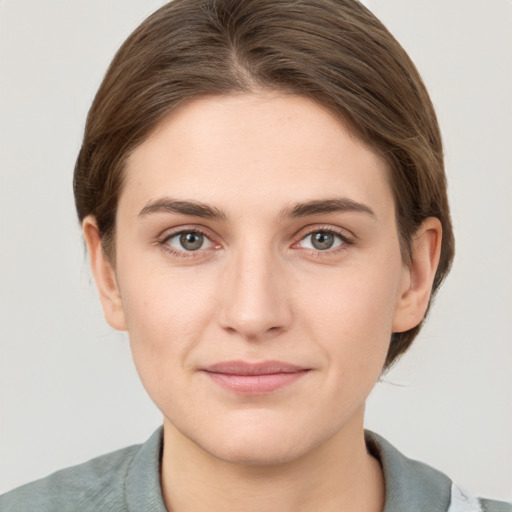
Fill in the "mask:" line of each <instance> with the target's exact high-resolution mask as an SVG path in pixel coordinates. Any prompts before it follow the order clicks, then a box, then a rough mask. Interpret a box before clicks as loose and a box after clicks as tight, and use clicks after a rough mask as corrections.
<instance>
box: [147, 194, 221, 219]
mask: <svg viewBox="0 0 512 512" xmlns="http://www.w3.org/2000/svg"><path fill="white" fill-rule="evenodd" d="M151 213H180V214H182V215H191V216H193V217H203V218H206V219H214V220H227V215H226V214H225V213H224V212H223V211H222V210H219V209H218V208H215V207H214V206H209V205H207V204H205V203H200V202H198V201H177V200H174V199H171V198H167V197H164V198H161V199H157V200H155V201H150V202H149V203H148V204H147V205H146V206H144V208H142V210H141V211H140V212H139V216H144V215H149V214H151Z"/></svg>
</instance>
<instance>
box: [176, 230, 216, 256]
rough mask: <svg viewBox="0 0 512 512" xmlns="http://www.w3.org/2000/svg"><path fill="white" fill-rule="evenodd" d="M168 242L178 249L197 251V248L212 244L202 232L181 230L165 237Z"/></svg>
mask: <svg viewBox="0 0 512 512" xmlns="http://www.w3.org/2000/svg"><path fill="white" fill-rule="evenodd" d="M166 243H167V244H169V245H170V246H171V247H173V248H174V249H177V250H178V251H187V252H192V251H198V250H199V249H206V248H207V247H210V246H212V245H213V244H212V242H211V241H210V240H209V239H208V238H207V237H206V236H205V235H203V234H202V233H199V232H198V231H183V232H181V233H176V234H175V235H173V236H171V237H169V238H168V239H167V242H166Z"/></svg>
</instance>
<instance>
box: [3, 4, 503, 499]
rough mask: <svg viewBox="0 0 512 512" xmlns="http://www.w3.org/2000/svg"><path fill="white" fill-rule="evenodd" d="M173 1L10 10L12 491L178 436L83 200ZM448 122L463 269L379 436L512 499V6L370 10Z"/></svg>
mask: <svg viewBox="0 0 512 512" xmlns="http://www.w3.org/2000/svg"><path fill="white" fill-rule="evenodd" d="M163 3H164V2H163V1H158V0H109V1H108V2H105V1H103V0H73V1H65V0H45V1H44V2H41V1H40V0H10V1H9V0H3V1H1V0H0V180H1V181H0V230H1V232H0V244H1V245H0V318H1V323H0V491H5V490H8V489H10V488H12V487H14V486H17V485H19V484H22V483H24V482H27V481H29V480H32V479H35V478H39V477H42V476H44V475H46V474H48V473H50V472H52V471H54V470H56V469H59V468H62V467H65V466H68V465H71V464H75V463H78V462H82V461H84V460H86V459H89V458H91V457H93V456H95V455H98V454H101V453H104V452H107V451H111V450H114V449H116V448H119V447H122V446H125V445H127V444H131V443H138V442H141V441H143V440H145V439H146V438H147V437H148V436H149V434H150V433H151V432H152V431H153V429H154V428H156V427H157V426H158V425H159V424H160V422H161V418H160V414H159V412H158V411H157V409H156V408H155V406H154V405H153V404H152V403H151V402H150V400H149V399H148V398H147V397H146V394H145V392H144V390H143V389H142V386H141V385H140V384H139V381H138V378H137V375H136V373H135V370H134V367H133V365H132V363H131V359H130V355H129V350H128V344H127V341H126V337H125V335H124V334H121V333H117V332H114V331H113V330H112V329H111V328H110V327H108V325H107V324H106V323H105V322H104V320H103V316H102V313H101V310H100V307H99V303H98V300H97V297H96V291H95V289H94V286H93V284H92V282H91V277H90V272H89V270H88V264H87V260H86V256H85V252H84V249H83V245H82V241H81V235H80V232H79V229H78V225H77V223H76V220H75V214H74V205H73V198H72V190H71V176H72V171H73V165H74V159H75V157H76V153H77V151H78V148H79V145H80V138H81V134H82V130H83V125H84V121H85V116H86V112H87V109H88V107H89V105H90V102H91V100H92V97H93V94H94V92H95V90H96V88H97V87H98V85H99V83H100V80H101V78H102V76H103V73H104V71H105V69H106V67H107V65H108V63H109V61H110V59H111V57H112V56H113V54H114V51H115V50H116V49H117V47H118V46H119V44H120V43H121V42H122V41H123V40H124V38H125V37H126V36H127V35H128V34H129V33H130V32H131V30H132V29H133V28H135V26H136V25H137V24H138V23H139V22H140V21H142V19H143V18H144V17H145V16H146V15H147V14H149V13H150V12H151V11H153V10H154V9H155V8H157V7H159V6H160V5H162V4H163ZM366 3H367V4H368V5H369V6H370V8H371V9H372V10H373V11H374V12H375V13H376V14H377V15H378V16H379V17H380V18H381V19H382V20H383V21H384V23H386V24H387V26H388V27H389V28H390V30H391V31H392V32H393V33H394V34H395V36H396V37H397V39H398V40H399V41H400V42H401V43H402V44H403V46H404V47H405V48H406V50H407V51H408V52H409V53H410V55H411V56H412V58H413V59H414V60H415V62H416V64H417V66H418V68H419V69H420V71H421V73H422V75H423V77H424V79H425V81H426V83H427V86H428V87H429V89H430V91H431V95H432V98H433V101H434V103H435V105H436V107H437V109H438V114H439V119H440V123H441V126H442V130H443V134H444V138H445V144H446V161H447V172H448V174H449V185H450V198H451V203H452V209H453V217H454V223H455V229H456V236H457V258H456V262H455V266H454V268H453V271H452V274H451V276H450V277H449V279H448V281H447V282H446V284H445V286H444V288H443V289H442V291H441V293H440V295H439V297H438V300H437V303H436V305H435V307H434V309H433V312H432V315H431V319H430V321H429V323H428V326H427V328H426V329H425V330H424V332H423V333H422V335H421V337H420V338H419V339H418V340H417V342H416V344H415V346H414V347H413V349H412V350H411V352H410V353H409V354H408V355H407V356H406V357H405V358H404V359H403V360H402V362H401V363H400V364H399V366H398V367H397V368H396V369H395V370H393V371H392V372H391V373H389V374H388V375H387V376H386V377H385V378H384V379H383V380H384V382H383V383H381V384H379V385H378V386H377V388H376V390H375V391H374V393H373V395H372V396H371V398H370V400H369V405H368V420H367V425H368V427H369V428H371V429H374V430H376V431H378V432H379V433H381V434H383V435H384V436H386V437H387V438H388V439H389V440H390V441H391V442H393V443H395V444H396V445H397V446H398V447H399V448H400V449H401V450H402V451H404V452H405V453H406V454H408V455H409V456H411V457H414V458H419V459H421V460H423V461H425V462H428V463H430V464H432V465H433V466H435V467H437V468H439V469H441V470H443V471H445V472H447V473H448V474H449V475H450V476H451V477H452V478H453V479H454V480H455V481H456V482H458V483H459V484H460V485H461V486H462V487H464V488H466V489H468V490H470V491H472V492H474V493H478V494H481V495H486V496H494V497H498V498H503V499H509V500H511V499H512V434H511V433H512V321H511V316H512V235H511V233H512V229H511V227H510V224H511V220H512V211H511V208H512V207H511V204H512V178H511V175H512V95H511V92H510V91H512V2H510V0H491V1H485V2H484V0H430V1H428V2H426V1H423V0H368V2H366Z"/></svg>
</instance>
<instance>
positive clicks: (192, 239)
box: [180, 233, 203, 251]
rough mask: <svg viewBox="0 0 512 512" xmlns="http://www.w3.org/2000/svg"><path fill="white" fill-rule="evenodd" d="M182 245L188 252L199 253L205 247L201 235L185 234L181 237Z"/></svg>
mask: <svg viewBox="0 0 512 512" xmlns="http://www.w3.org/2000/svg"><path fill="white" fill-rule="evenodd" d="M180 243H181V245H182V247H183V248H184V249H186V250H187V251H197V250H198V249H200V248H201V246H202V245H203V235H201V233H184V234H183V235H181V236H180Z"/></svg>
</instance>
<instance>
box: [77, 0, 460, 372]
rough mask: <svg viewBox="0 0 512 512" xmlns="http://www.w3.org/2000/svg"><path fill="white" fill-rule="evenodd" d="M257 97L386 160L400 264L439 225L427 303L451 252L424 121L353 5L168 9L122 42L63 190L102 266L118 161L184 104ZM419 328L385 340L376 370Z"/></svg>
mask: <svg viewBox="0 0 512 512" xmlns="http://www.w3.org/2000/svg"><path fill="white" fill-rule="evenodd" d="M262 90H273V91H283V92H287V93H292V94H297V95H301V96H304V97H307V98H310V99H312V100H313V101H315V102H317V103H318V104H319V105H321V106H323V107H324V108H327V109H328V110H329V111H330V112H331V113H333V114H334V115H336V116H337V117H338V118H339V119H340V120H341V121H342V122H343V123H344V124H345V125H346V126H347V127H348V128H349V129H350V130H351V131H352V133H354V134H355V135H356V136H357V137H358V138H359V139H360V140H362V141H363V142H365V143H366V144H368V145H369V147H371V148H372V149H373V150H374V151H375V152H376V153H377V154H379V155H380V156H381V157H382V158H383V159H384V160H385V161H386V163H387V165H388V168H389V182H390V184H391V188H392V192H393V195H394V201H395V208H396V223H397V229H398V233H399V240H400V248H401V253H402V259H403V261H404V264H408V263H409V262H410V258H411V246H412V241H413V238H414V234H415V232H416V231H417V229H418V228H419V226H420V224H421V223H422V221H423V220H425V219H426V218H427V217H437V218H438V219H439V220H440V222H441V224H442V229H443V236H442V243H441V257H440V262H439V266H438V269H437V273H436V275H435V279H434V283H433V289H432V297H433V296H434V294H435V292H436V290H437V289H438V288H439V286H440V284H441V282H442V281H443V279H444V278H445V276H446V275H447V273H448V271H449V268H450V265H451V262H452V259H453V253H454V241H453V232H452V226H451V220H450V213H449V206H448V199H447V192H446V177H445V173H444V163H443V148H442V141H441V136H440V131H439V126H438V123H437V119H436V114H435V111H434V108H433V106H432V103H431V101H430V98H429V95H428V93H427V90H426V88H425V86H424V84H423V82H422V80H421V77H420V75H419V73H418V71H417V70H416V68H415V66H414V64H413V63H412V61H411V60H410V58H409V57H408V55H407V53H406V52H405V50H404V49H403V48H402V47H401V46H400V44H399V43H398V42H397V41H396V40H395V38H394V37H393V36H392V35H391V34H390V33H389V31H388V30H387V29H386V28H385V27H384V25H383V24H382V23H381V22H380V21H379V20H378V19H377V18H376V17H375V16H374V15H373V14H372V13H371V12H370V11H369V10H368V9H366V8H365V7H364V6H363V5H362V4H361V3H359V2H358V1H357V0H174V1H172V2H169V3H168V4H166V5H164V6H163V7H162V8H160V9H159V10H157V11H156V12H155V13H154V14H152V15H151V16H150V17H149V18H147V19H146V20H145V21H144V22H143V23H142V24H141V25H140V26H139V27H138V28H137V29H136V30H135V31H134V32H133V33H132V34H131V35H130V36H129V37H128V39H127V40H126V41H125V42H124V44H123V45H122V46H121V48H120V49H119V51H118V52H117V54H116V55H115V57H114V59H113V61H112V63H111V64H110V67H109V68H108V71H107V73H106V75H105V77H104V79H103V82H102V84H101V86H100V88H99V90H98V92H97V94H96V97H95V99H94V101H93V103H92V106H91V108H90V111H89V114H88V117H87V122H86V127H85V134H84V140H83V144H82V147H81V149H80V152H79V155H78V158H77V161H76V165H75V173H74V183H73V186H74V193H75V202H76V209H77V213H78V218H79V220H80V221H82V220H83V219H84V218H85V217H86V216H88V215H93V216H94V217H95V219H96V222H97V225H98V229H99V232H100V235H101V237H102V245H103V249H104V251H105V254H106V255H107V257H108V258H109V259H110V260H111V262H112V263H113V264H114V263H115V227H116V226H115V219H116V210H117V204H118V200H119V196H120V193H121V191H122V188H123V171H124V167H125V163H126V160H127V158H128V157H129V156H130V154H131V153H132V152H133V151H134V150H135V149H136V148H137V147H138V146H139V145H140V144H141V143H142V142H144V141H145V140H146V139H147V138H148V137H149V135H150V134H151V133H152V132H153V131H154V130H155V128H156V127H157V125H158V124H159V123H160V122H161V121H162V120H163V119H164V118H165V117H166V116H167V115H168V114H169V113H170V112H172V111H173V110H174V109H176V108H177V107H178V106H179V105H181V104H183V103H184V102H187V101H190V100H192V99H195V98H198V97H204V96H212V95H227V94H236V93H243V92H258V91H262ZM431 300H432V298H431ZM429 305H430V304H429ZM422 323H423V322H422ZM422 323H420V324H419V325H418V326H416V327H415V328H413V329H410V330H408V331H406V332H402V333H395V334H393V336H392V339H391V343H390V347H389V351H388V354H387V359H386V363H385V368H389V366H390V365H391V364H392V363H393V362H394V361H395V360H396V359H397V358H398V356H400V355H401V354H402V353H403V352H405V351H406V350H407V348H408V347H409V346H410V344H411V343H412V341H413V339H414V338H415V336H416V335H417V333H418V332H419V330H420V328H421V325H422Z"/></svg>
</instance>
